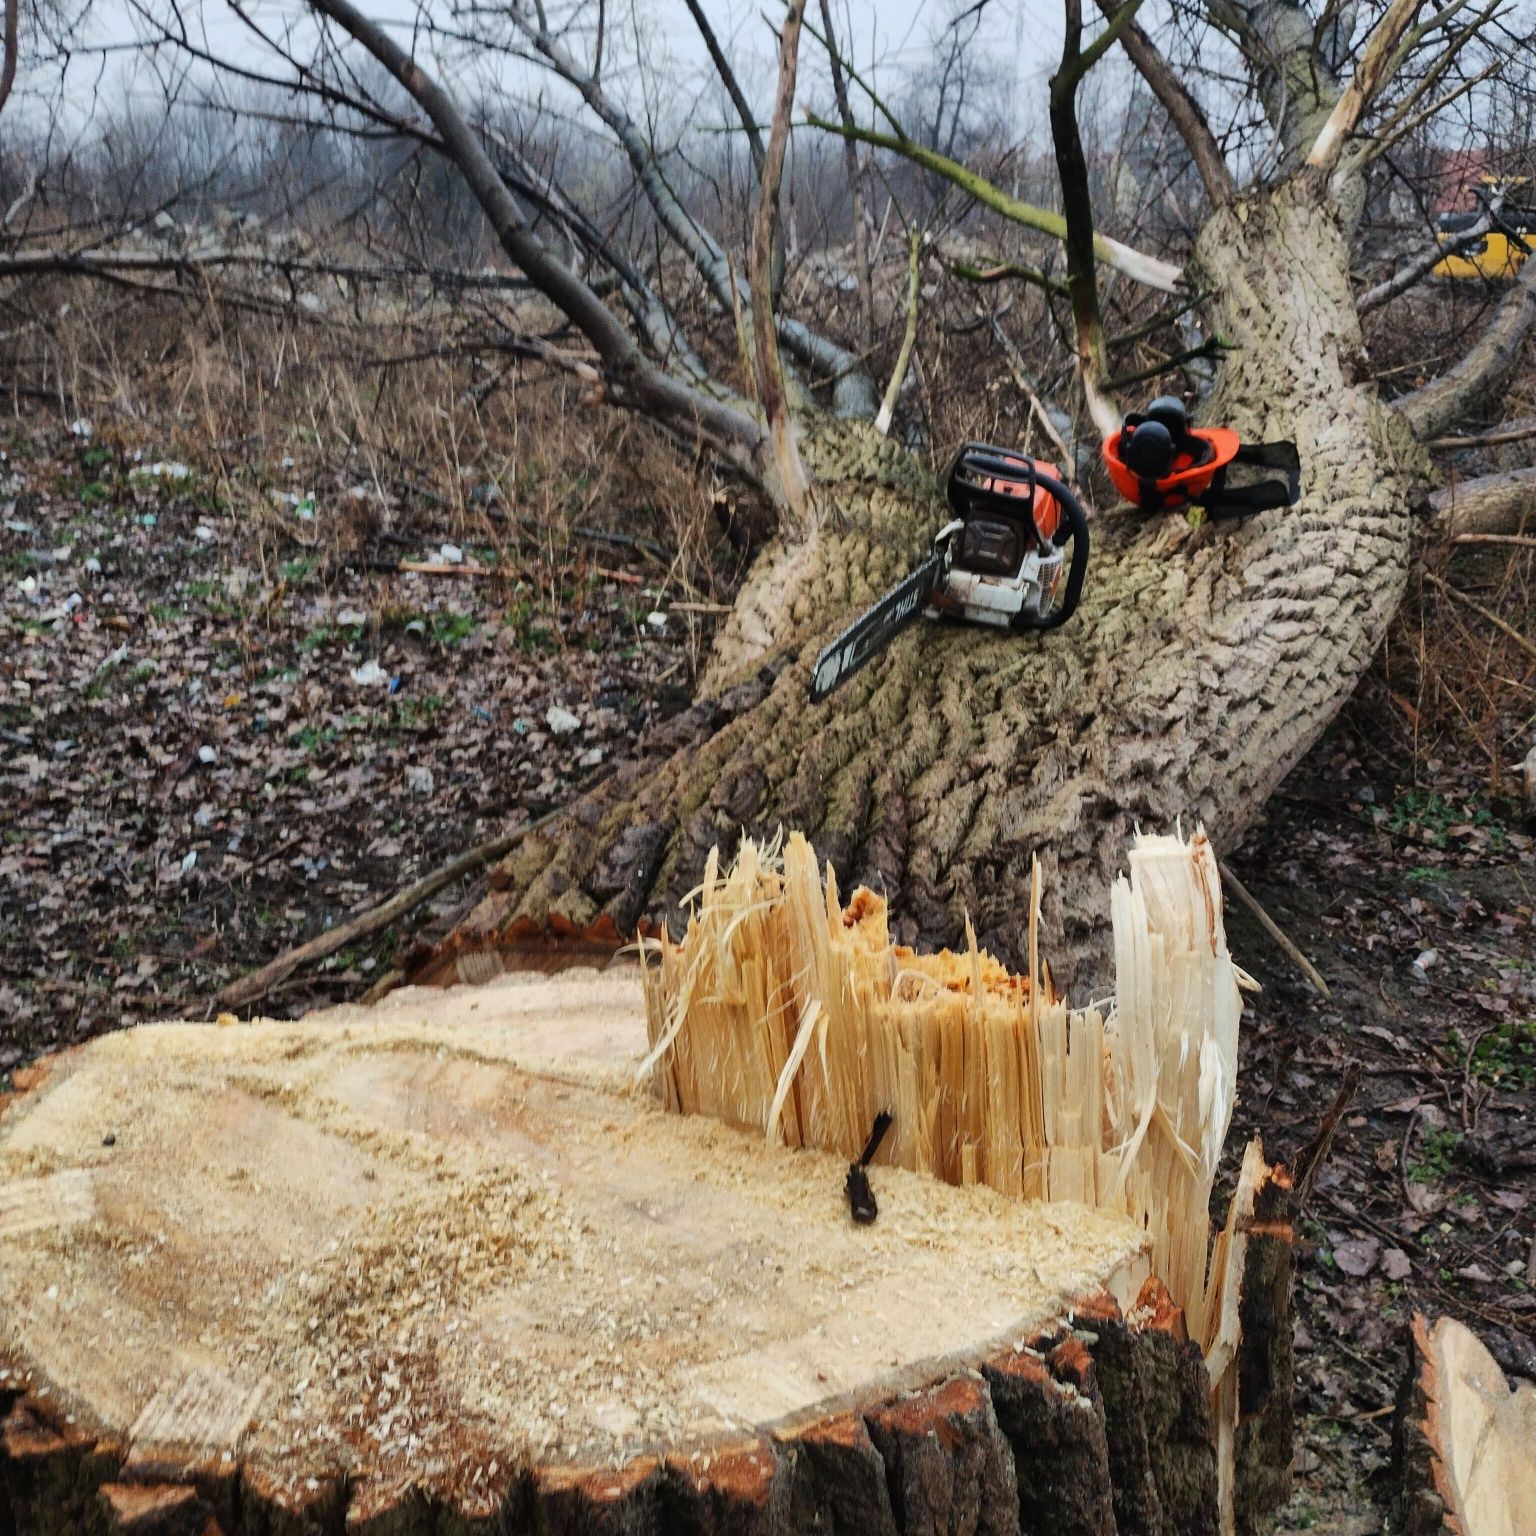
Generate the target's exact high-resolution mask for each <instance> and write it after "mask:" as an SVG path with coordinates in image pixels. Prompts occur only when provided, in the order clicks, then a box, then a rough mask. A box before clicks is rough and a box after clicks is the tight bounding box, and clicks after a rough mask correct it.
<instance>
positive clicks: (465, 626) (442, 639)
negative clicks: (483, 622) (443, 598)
mask: <svg viewBox="0 0 1536 1536" xmlns="http://www.w3.org/2000/svg"><path fill="white" fill-rule="evenodd" d="M428 632H429V633H430V634H431V636H432V638H433V639H434V640H436V641H437V643H438V644H439V645H463V643H464V642H465V641H466V640H467V639H469V637H470V636H471V635H472V634H474V632H475V621H474V619H473V618H472V617H471V616H470V615H469V614H467V613H434V614H433V615H432V622H431V623H430V625H429V626H428Z"/></svg>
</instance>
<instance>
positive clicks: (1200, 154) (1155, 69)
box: [1099, 0, 1236, 207]
mask: <svg viewBox="0 0 1536 1536" xmlns="http://www.w3.org/2000/svg"><path fill="white" fill-rule="evenodd" d="M1099 9H1100V10H1101V11H1103V13H1104V15H1105V16H1106V18H1110V17H1113V16H1114V15H1115V13H1116V8H1115V3H1114V0H1099ZM1120 46H1121V47H1122V48H1124V49H1125V51H1126V54H1127V55H1128V56H1129V58H1130V60H1131V63H1133V64H1134V65H1135V66H1136V69H1137V72H1138V73H1139V74H1140V75H1141V78H1142V79H1143V80H1145V81H1146V82H1147V85H1148V87H1149V88H1150V89H1151V91H1152V94H1153V95H1154V96H1156V97H1157V99H1158V100H1159V101H1160V102H1161V103H1162V105H1163V110H1164V111H1165V112H1166V113H1167V114H1168V120H1169V121H1170V122H1171V123H1172V124H1173V126H1174V128H1175V129H1177V130H1178V134H1179V137H1180V138H1181V139H1183V141H1184V143H1185V146H1186V147H1187V148H1188V150H1189V152H1190V154H1191V156H1193V158H1194V162H1195V169H1196V170H1197V171H1198V172H1199V173H1200V180H1201V181H1202V182H1203V183H1204V184H1205V192H1206V196H1207V197H1209V198H1210V200H1211V201H1212V203H1214V204H1215V205H1216V206H1217V207H1220V206H1221V204H1223V203H1224V202H1226V201H1227V200H1228V199H1229V198H1230V197H1231V196H1232V194H1233V192H1234V191H1235V190H1236V187H1235V186H1234V184H1233V181H1232V173H1231V171H1229V170H1228V169H1227V159H1226V156H1225V155H1223V154H1222V152H1221V146H1220V145H1219V144H1218V143H1217V142H1216V135H1215V134H1214V133H1212V132H1211V125H1210V123H1209V122H1207V121H1206V117H1205V113H1204V112H1203V111H1201V109H1200V103H1199V102H1197V101H1196V100H1195V98H1194V97H1193V96H1191V95H1190V93H1189V91H1188V90H1187V89H1186V88H1185V86H1184V82H1183V81H1182V80H1180V79H1179V77H1178V76H1177V75H1176V74H1174V72H1173V69H1172V67H1171V66H1170V65H1169V63H1168V61H1167V59H1165V58H1164V57H1163V55H1162V54H1161V53H1160V52H1159V51H1158V48H1157V45H1156V44H1155V43H1154V42H1153V41H1152V39H1151V38H1150V37H1148V36H1147V34H1146V33H1145V32H1144V31H1143V30H1142V28H1141V27H1140V26H1139V25H1138V24H1137V22H1136V21H1135V20H1134V18H1132V17H1129V16H1127V18H1126V20H1125V23H1124V25H1123V27H1122V29H1121V33H1120Z"/></svg>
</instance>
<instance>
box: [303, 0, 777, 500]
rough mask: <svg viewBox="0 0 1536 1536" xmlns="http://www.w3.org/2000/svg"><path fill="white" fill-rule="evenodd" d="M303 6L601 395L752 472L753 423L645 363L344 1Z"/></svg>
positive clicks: (453, 115) (411, 66) (464, 135)
mask: <svg viewBox="0 0 1536 1536" xmlns="http://www.w3.org/2000/svg"><path fill="white" fill-rule="evenodd" d="M311 4H312V6H313V7H314V9H315V10H317V11H319V12H320V13H321V14H322V15H325V16H328V17H330V18H331V20H333V21H335V22H336V23H337V24H338V25H339V26H340V27H341V28H342V29H343V30H344V31H345V32H347V33H349V34H350V35H351V36H352V37H353V38H355V39H356V41H357V42H359V43H360V44H361V45H362V46H363V47H364V48H365V49H367V51H368V52H369V53H371V54H372V55H373V57H374V58H375V59H377V60H378V61H379V63H380V64H382V65H383V66H384V68H385V69H387V70H388V71H389V73H390V74H391V75H393V76H394V78H395V79H396V80H397V81H398V82H399V83H400V84H401V85H402V86H403V87H404V88H405V89H406V90H407V91H408V92H409V93H410V95H411V97H412V98H413V99H414V100H415V101H416V103H417V105H419V106H420V107H421V109H422V110H423V111H424V112H425V113H426V114H427V116H428V117H429V118H430V119H431V120H432V124H433V126H434V127H435V128H436V129H437V131H438V134H439V135H440V136H441V138H442V141H443V145H444V148H445V150H446V152H447V154H448V156H449V157H450V158H451V160H452V161H453V163H454V165H455V166H456V167H457V168H458V170H459V172H460V174H461V175H462V176H463V177H464V180H465V182H466V183H467V184H468V186H469V189H470V191H471V192H473V194H474V196H475V200H476V201H477V202H478V203H479V205H480V208H481V210H482V211H483V212H484V214H485V216H486V219H487V221H488V222H489V223H490V226H491V228H492V229H493V230H494V231H495V233H496V237H497V239H498V240H499V241H500V242H501V246H502V249H503V250H504V251H505V252H506V253H507V255H508V256H509V257H511V259H512V260H513V261H514V262H516V263H517V265H518V266H519V267H521V268H522V270H523V271H524V272H525V273H526V274H527V276H528V278H529V280H530V281H531V282H532V283H533V284H534V286H535V287H537V288H538V289H539V291H540V292H541V293H543V294H544V295H545V297H547V298H548V299H549V300H550V301H551V302H552V303H553V304H554V305H555V306H556V308H558V309H559V310H560V311H561V312H562V313H563V314H564V315H565V316H566V317H567V318H568V319H569V320H570V321H571V322H572V323H573V324H574V325H575V326H576V328H577V329H578V330H580V331H581V332H582V334H583V335H584V336H586V338H587V340H588V341H590V342H591V343H592V346H593V347H594V349H595V350H596V352H597V354H598V358H599V360H600V365H601V371H602V379H603V392H604V394H605V396H606V398H608V399H609V400H611V401H612V402H614V403H615V404H619V405H625V406H628V407H630V408H632V409H634V410H637V411H640V412H642V413H643V414H645V415H648V416H652V417H654V418H656V419H657V420H658V421H660V422H661V423H662V424H663V425H665V426H667V427H670V428H671V429H673V430H675V431H678V432H680V433H683V434H685V435H687V436H689V437H692V438H695V439H703V440H704V441H705V442H707V443H708V444H709V445H710V446H711V447H713V448H714V449H715V450H716V451H717V452H719V453H721V454H722V455H723V456H724V457H726V458H727V459H729V460H731V461H732V462H733V463H736V464H738V465H739V466H741V467H742V468H743V469H750V470H752V471H754V472H757V471H760V469H761V462H760V451H761V449H762V446H763V434H762V429H761V428H760V427H759V426H758V424H757V423H756V422H755V421H753V420H752V419H751V418H750V417H749V416H747V415H745V414H744V413H743V412H741V411H739V410H737V409H735V408H734V407H733V406H731V405H729V404H727V403H725V402H723V401H721V400H717V399H712V398H710V397H709V396H707V395H704V394H702V393H700V392H699V391H698V390H695V389H692V388H690V387H689V386H688V385H686V384H684V383H682V382H681V381H679V380H677V379H674V378H670V377H669V376H668V375H666V374H664V373H662V372H661V371H660V370H659V369H657V368H655V367H653V366H652V365H651V364H650V363H649V362H647V361H646V359H645V357H644V356H643V355H642V354H641V352H640V350H639V348H638V347H637V346H636V345H635V343H634V341H633V339H632V338H631V337H630V335H629V332H628V331H626V330H625V329H624V327H623V326H622V325H621V324H620V323H619V321H618V320H617V319H616V318H615V316H614V315H613V313H612V312H611V311H610V310H609V309H608V307H607V306H606V305H605V304H604V303H603V302H602V300H601V299H599V298H598V297H597V295H596V294H595V293H593V292H592V290H591V289H590V288H589V287H588V286H587V285H586V284H585V283H584V282H582V281H581V279H580V278H578V277H577V276H576V275H575V273H573V272H572V271H571V270H570V269H569V268H568V267H566V266H565V265H564V264H563V263H562V262H561V261H559V260H558V259H557V258H556V257H555V256H554V255H553V254H552V253H551V252H550V251H549V249H548V248H547V247H546V246H545V244H544V242H543V241H542V240H540V239H539V237H538V236H537V235H536V234H535V233H534V232H533V231H532V229H530V228H529V226H528V223H527V220H526V219H524V217H523V214H522V210H521V209H519V208H518V206H517V203H516V202H515V201H514V200H513V198H512V194H511V193H510V192H509V191H508V190H507V187H506V184H505V183H504V182H503V181H502V179H501V177H500V176H498V175H497V173H496V168H495V166H493V165H492V164H491V160H490V157H489V156H488V155H487V154H486V152H485V150H484V148H483V147H482V146H481V144H480V141H479V140H478V139H477V138H476V137H475V135H474V134H473V133H471V132H470V129H469V125H468V124H467V123H466V122H465V121H464V118H463V117H462V116H461V114H460V112H459V109H458V107H457V106H456V105H455V104H454V102H453V100H452V98H451V97H450V96H449V95H448V94H447V92H446V91H444V90H443V88H442V87H441V86H440V85H439V84H438V83H437V82H436V80H434V79H433V78H432V77H431V76H430V75H428V74H427V73H426V71H425V70H424V69H422V67H421V66H420V65H419V64H417V63H416V61H415V60H414V59H412V58H411V57H410V55H409V54H407V53H406V52H405V50H404V49H403V48H401V47H400V45H399V44H398V43H397V42H395V40H394V39H393V38H392V37H390V35H389V34H388V33H387V32H385V31H384V29H383V28H382V27H380V26H379V25H378V24H377V23H376V22H374V21H372V20H370V19H369V18H368V17H366V16H364V15H363V14H362V12H361V11H359V10H358V9H357V8H356V7H355V6H354V5H352V3H351V0H311Z"/></svg>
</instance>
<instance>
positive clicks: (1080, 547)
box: [1013, 467, 1088, 629]
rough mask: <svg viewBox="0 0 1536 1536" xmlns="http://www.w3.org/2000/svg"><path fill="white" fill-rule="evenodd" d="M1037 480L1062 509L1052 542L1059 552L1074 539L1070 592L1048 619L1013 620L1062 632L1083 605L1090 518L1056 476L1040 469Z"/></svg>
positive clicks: (1018, 624) (1016, 625) (1016, 623)
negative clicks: (1063, 626) (1078, 606)
mask: <svg viewBox="0 0 1536 1536" xmlns="http://www.w3.org/2000/svg"><path fill="white" fill-rule="evenodd" d="M1035 480H1036V482H1037V483H1038V484H1040V485H1043V486H1044V487H1045V489H1046V490H1047V491H1049V492H1050V493H1051V495H1052V496H1054V497H1055V498H1056V505H1057V506H1058V507H1060V508H1061V522H1060V523H1058V524H1057V526H1056V537H1055V538H1054V539H1053V540H1051V542H1052V543H1053V544H1055V546H1056V547H1057V549H1060V548H1061V546H1062V545H1063V544H1065V543H1066V542H1067V540H1068V539H1071V540H1072V563H1071V565H1069V566H1068V567H1067V590H1066V591H1065V592H1064V593H1063V594H1062V598H1061V601H1060V603H1058V604H1057V605H1056V608H1055V610H1054V611H1053V612H1052V613H1051V614H1050V615H1049V617H1047V618H1043V619H1037V618H1033V617H1031V616H1030V615H1028V614H1026V613H1025V611H1024V610H1023V609H1020V610H1019V612H1018V613H1016V614H1015V615H1014V617H1013V627H1014V628H1015V629H1059V628H1060V627H1061V626H1062V625H1063V624H1065V623H1066V622H1067V620H1068V619H1070V618H1071V617H1072V615H1073V614H1074V613H1076V612H1077V605H1078V603H1079V602H1081V601H1082V596H1083V578H1084V577H1085V576H1086V575H1087V574H1088V517H1087V514H1086V513H1085V512H1084V511H1083V508H1082V503H1081V502H1079V501H1078V499H1077V497H1076V496H1074V495H1073V494H1072V492H1071V491H1069V490H1068V489H1067V488H1066V486H1065V485H1063V484H1062V483H1061V481H1060V480H1058V479H1057V478H1056V477H1055V475H1048V474H1046V473H1045V472H1044V471H1043V470H1041V469H1039V468H1038V467H1037V468H1036V469H1035Z"/></svg>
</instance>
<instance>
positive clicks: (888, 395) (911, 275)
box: [875, 226, 923, 437]
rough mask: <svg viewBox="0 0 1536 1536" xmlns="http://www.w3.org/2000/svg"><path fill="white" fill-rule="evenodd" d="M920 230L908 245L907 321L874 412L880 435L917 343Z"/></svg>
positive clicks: (893, 410)
mask: <svg viewBox="0 0 1536 1536" xmlns="http://www.w3.org/2000/svg"><path fill="white" fill-rule="evenodd" d="M922 250H923V232H922V231H921V230H920V229H918V228H917V227H916V226H914V227H913V229H912V236H911V249H910V251H909V253H908V258H907V323H906V327H905V328H904V329H903V331H902V334H901V350H900V351H899V352H898V353H897V354H896V366H895V367H894V368H892V369H891V382H890V383H889V384H887V385H886V386H885V398H884V399H883V400H881V402H880V410H879V412H878V414H877V415H876V416H875V431H876V432H878V433H879V434H880V435H881V436H882V437H884V436H885V435H886V433H888V432H889V431H890V430H891V418H892V417H893V416H895V414H896V402H897V401H898V400H899V399H900V398H901V386H902V384H903V383H904V382H905V380H906V377H907V368H908V367H909V365H910V364H911V362H912V348H913V347H914V346H915V345H916V343H917V299H918V292H919V286H920V285H919V281H918V278H919V273H920V272H921V269H922V259H921V258H922Z"/></svg>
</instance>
